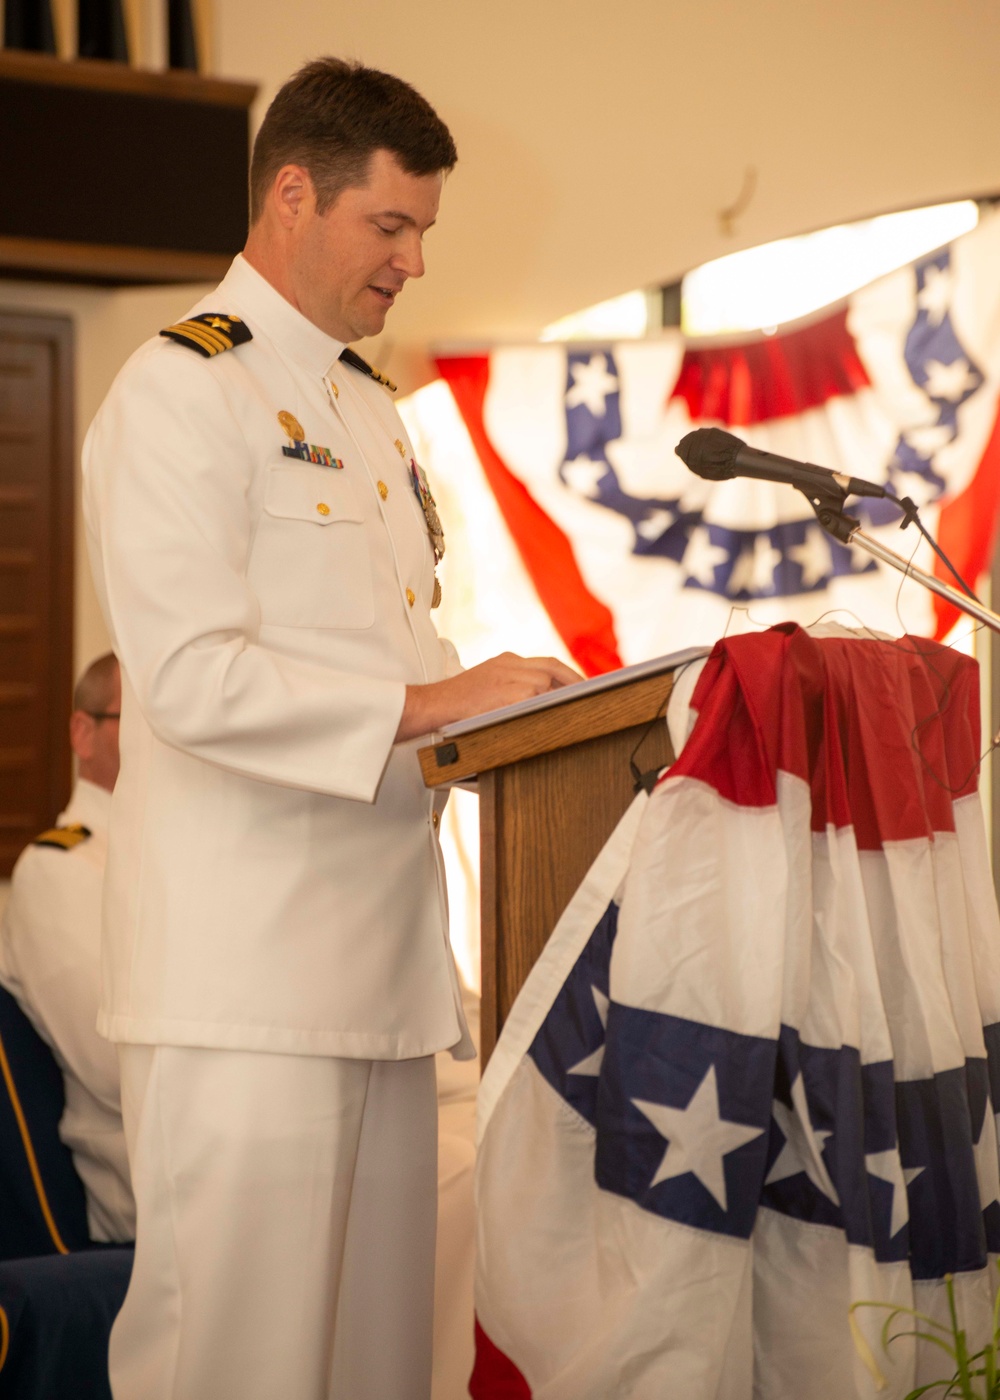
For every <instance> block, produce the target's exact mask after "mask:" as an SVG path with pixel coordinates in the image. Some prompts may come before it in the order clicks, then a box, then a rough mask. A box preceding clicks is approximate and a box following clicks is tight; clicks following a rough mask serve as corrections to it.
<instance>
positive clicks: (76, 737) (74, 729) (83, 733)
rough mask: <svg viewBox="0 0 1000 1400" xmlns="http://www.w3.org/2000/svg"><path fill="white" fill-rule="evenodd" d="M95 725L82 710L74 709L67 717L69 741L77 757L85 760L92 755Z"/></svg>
mask: <svg viewBox="0 0 1000 1400" xmlns="http://www.w3.org/2000/svg"><path fill="white" fill-rule="evenodd" d="M96 728H97V726H96V725H95V723H94V721H93V720H92V719H91V717H90V715H88V714H87V713H86V712H85V711H83V710H74V711H73V713H72V714H71V715H70V717H69V742H70V747H71V748H72V750H73V752H74V753H75V754H76V756H77V758H82V759H83V760H84V762H86V761H87V760H88V759H89V758H92V757H93V752H94V732H95V730H96Z"/></svg>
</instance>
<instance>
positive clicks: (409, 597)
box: [406, 588, 417, 608]
mask: <svg viewBox="0 0 1000 1400" xmlns="http://www.w3.org/2000/svg"><path fill="white" fill-rule="evenodd" d="M406 601H407V602H408V603H409V605H410V607H411V608H412V607H413V604H414V603H415V602H416V601H417V595H416V594H415V593H414V591H413V589H412V588H408V589H407V590H406Z"/></svg>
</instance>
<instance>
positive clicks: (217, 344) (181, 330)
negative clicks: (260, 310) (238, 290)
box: [160, 311, 253, 357]
mask: <svg viewBox="0 0 1000 1400" xmlns="http://www.w3.org/2000/svg"><path fill="white" fill-rule="evenodd" d="M160 334H161V335H165V336H166V337H167V339H168V340H176V342H177V344H178V345H186V346H187V347H188V349H189V350H197V352H198V354H199V355H205V356H206V357H207V356H209V355H221V353H222V351H223V350H232V348H233V346H234V345H246V343H247V341H248V340H253V333H252V331H251V330H250V327H249V326H248V325H247V324H246V323H245V322H244V321H241V320H240V318H239V317H238V316H227V315H225V314H224V313H223V312H221V311H220V312H215V311H206V312H205V313H204V314H203V315H201V316H192V317H191V318H190V320H187V321H178V322H177V324H176V325H174V326H166V327H164V329H163V330H162V331H160Z"/></svg>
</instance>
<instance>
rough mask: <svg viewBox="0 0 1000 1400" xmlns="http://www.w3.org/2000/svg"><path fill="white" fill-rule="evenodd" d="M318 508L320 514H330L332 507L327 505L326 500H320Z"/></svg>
mask: <svg viewBox="0 0 1000 1400" xmlns="http://www.w3.org/2000/svg"><path fill="white" fill-rule="evenodd" d="M316 509H317V510H318V511H319V513H320V515H329V514H330V507H329V506H328V505H327V503H326V501H320V503H319V505H318V506H317V507H316Z"/></svg>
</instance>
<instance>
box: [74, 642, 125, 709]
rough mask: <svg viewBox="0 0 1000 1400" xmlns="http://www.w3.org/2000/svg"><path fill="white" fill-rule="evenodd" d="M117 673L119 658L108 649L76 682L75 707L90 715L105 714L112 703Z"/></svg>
mask: <svg viewBox="0 0 1000 1400" xmlns="http://www.w3.org/2000/svg"><path fill="white" fill-rule="evenodd" d="M117 673H118V658H117V656H115V654H114V652H113V651H106V652H105V653H104V655H103V656H99V657H98V658H97V660H96V661H92V662H91V663H90V665H89V666H88V667H87V669H86V670H85V671H84V673H83V675H82V676H81V677H80V679H79V680H78V681H77V683H76V689H75V690H74V691H73V709H74V710H83V711H84V712H85V713H86V714H88V715H99V714H103V712H104V711H105V710H106V709H107V708H108V706H109V705H110V704H111V696H112V692H113V690H114V682H115V676H116V675H117Z"/></svg>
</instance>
